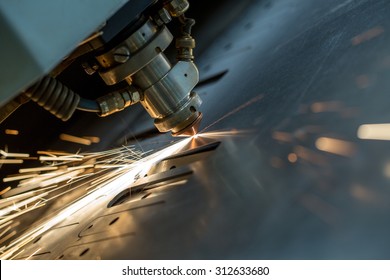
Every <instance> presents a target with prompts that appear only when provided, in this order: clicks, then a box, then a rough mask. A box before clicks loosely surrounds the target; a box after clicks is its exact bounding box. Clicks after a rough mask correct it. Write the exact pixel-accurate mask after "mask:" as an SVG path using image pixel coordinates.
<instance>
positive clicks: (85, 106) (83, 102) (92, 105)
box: [77, 97, 101, 113]
mask: <svg viewBox="0 0 390 280" xmlns="http://www.w3.org/2000/svg"><path fill="white" fill-rule="evenodd" d="M77 110H80V111H85V112H95V113H100V112H101V109H100V107H99V103H97V101H96V100H89V99H85V98H82V97H80V102H79V105H77Z"/></svg>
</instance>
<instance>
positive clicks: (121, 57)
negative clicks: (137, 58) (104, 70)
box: [114, 46, 130, 63]
mask: <svg viewBox="0 0 390 280" xmlns="http://www.w3.org/2000/svg"><path fill="white" fill-rule="evenodd" d="M129 58H130V51H129V49H128V48H126V47H125V46H122V47H119V48H117V49H116V50H115V52H114V60H115V61H116V62H118V63H125V62H126V61H128V60H129Z"/></svg>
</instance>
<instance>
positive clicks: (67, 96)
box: [25, 76, 80, 121]
mask: <svg viewBox="0 0 390 280" xmlns="http://www.w3.org/2000/svg"><path fill="white" fill-rule="evenodd" d="M25 94H26V95H27V96H28V97H30V98H31V100H33V101H35V102H36V103H38V105H40V106H42V107H43V108H44V109H46V110H47V111H49V112H50V113H52V114H53V115H55V116H56V117H57V118H59V119H61V120H63V121H67V120H68V119H69V118H70V117H71V116H72V115H73V113H74V111H75V110H76V108H77V105H78V104H79V101H80V96H79V95H78V94H76V93H74V92H73V91H72V90H71V89H69V88H68V87H67V86H65V85H63V84H62V83H61V82H60V81H58V80H56V79H55V78H52V77H49V76H46V77H44V78H43V79H42V80H40V81H39V82H38V83H36V84H35V85H34V86H32V87H31V88H29V89H28V90H27V91H26V92H25Z"/></svg>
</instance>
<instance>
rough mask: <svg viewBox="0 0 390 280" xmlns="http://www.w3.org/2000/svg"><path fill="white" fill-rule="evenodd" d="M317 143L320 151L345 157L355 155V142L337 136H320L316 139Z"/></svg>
mask: <svg viewBox="0 0 390 280" xmlns="http://www.w3.org/2000/svg"><path fill="white" fill-rule="evenodd" d="M315 144H316V147H317V149H318V150H320V151H323V152H328V153H332V154H336V155H340V156H345V157H350V156H353V155H354V154H355V152H356V148H355V145H354V144H353V143H351V142H348V141H345V140H340V139H335V138H329V137H320V138H318V139H317V140H316V143H315Z"/></svg>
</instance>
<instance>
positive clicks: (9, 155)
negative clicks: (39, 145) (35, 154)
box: [0, 150, 30, 158]
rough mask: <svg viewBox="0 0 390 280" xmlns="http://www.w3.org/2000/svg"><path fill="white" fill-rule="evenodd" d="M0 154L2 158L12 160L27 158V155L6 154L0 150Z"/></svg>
mask: <svg viewBox="0 0 390 280" xmlns="http://www.w3.org/2000/svg"><path fill="white" fill-rule="evenodd" d="M0 154H2V155H3V156H4V157H6V158H8V157H13V158H28V157H29V156H30V155H29V154H22V153H8V152H6V151H3V150H0Z"/></svg>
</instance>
